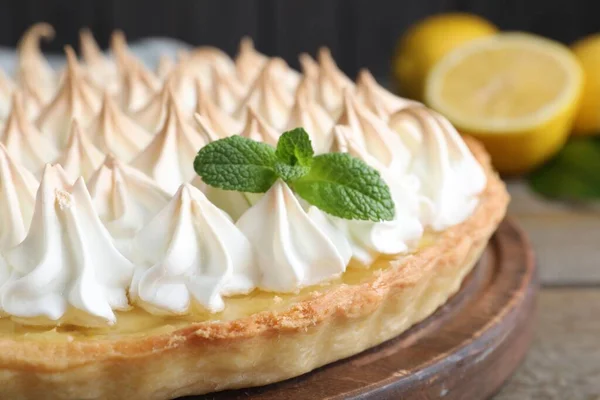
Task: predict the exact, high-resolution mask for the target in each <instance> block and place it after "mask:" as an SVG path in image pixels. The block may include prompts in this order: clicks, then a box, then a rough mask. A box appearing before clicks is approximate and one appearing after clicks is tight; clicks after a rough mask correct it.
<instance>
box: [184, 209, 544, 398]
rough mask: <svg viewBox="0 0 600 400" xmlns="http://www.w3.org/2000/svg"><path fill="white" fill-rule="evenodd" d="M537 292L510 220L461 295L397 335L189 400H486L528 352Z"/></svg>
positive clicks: (524, 244)
mask: <svg viewBox="0 0 600 400" xmlns="http://www.w3.org/2000/svg"><path fill="white" fill-rule="evenodd" d="M536 290H537V280H536V274H535V262H534V259H533V253H532V250H531V247H530V245H529V242H528V240H527V238H526V237H525V235H524V233H523V232H522V231H521V229H520V228H519V227H518V226H517V225H516V223H515V222H514V221H512V220H510V219H507V220H505V221H503V222H502V224H501V225H500V227H499V228H498V231H497V232H496V233H495V234H494V236H493V237H492V239H491V240H490V243H489V245H488V247H487V249H486V251H485V253H484V254H483V256H482V258H481V260H480V261H479V263H478V264H477V266H476V267H475V268H474V269H473V271H472V272H471V274H470V275H469V276H468V277H467V279H466V280H465V281H464V282H463V286H462V288H461V290H460V292H458V293H457V294H456V295H455V296H454V297H453V298H452V299H451V300H450V301H449V302H448V303H447V304H446V305H444V306H443V307H441V308H440V309H439V310H437V312H436V313H435V314H433V315H432V316H431V317H429V318H428V319H426V320H425V321H423V322H421V323H420V324H418V325H416V326H414V327H413V328H411V329H410V330H409V331H407V332H405V333H404V334H402V335H400V336H398V337H397V338H395V339H392V340H389V341H387V342H385V343H383V344H381V345H379V346H377V347H375V348H372V349H370V350H367V351H365V352H362V353H360V354H358V355H356V356H353V357H350V358H347V359H345V360H341V361H338V362H336V363H333V364H329V365H326V366H324V367H322V368H319V369H317V370H315V371H313V372H311V373H308V374H305V375H302V376H300V377H297V378H294V379H290V380H287V381H284V382H280V383H277V384H273V385H269V386H263V387H258V388H250V389H244V390H235V391H226V392H220V393H213V394H209V395H204V396H195V397H186V398H185V399H187V400H192V399H193V400H200V399H215V400H216V399H245V400H248V399H261V400H275V399H276V400H292V399H294V400H296V399H301V400H305V399H439V398H444V399H469V400H476V399H486V398H488V397H490V396H492V395H493V394H494V393H496V392H497V390H498V389H499V388H500V386H501V385H502V383H503V382H504V381H505V380H506V379H507V378H508V377H509V376H510V375H511V374H512V373H513V371H514V370H515V369H516V368H517V366H518V365H519V364H520V362H521V360H522V359H523V357H524V355H525V353H526V351H527V348H528V347H529V344H530V341H531V339H532V336H533V324H534V318H533V315H534V311H535V294H536ZM290 362H293V360H290ZM181 400H183V399H181Z"/></svg>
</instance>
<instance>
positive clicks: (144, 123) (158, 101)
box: [129, 81, 172, 134]
mask: <svg viewBox="0 0 600 400" xmlns="http://www.w3.org/2000/svg"><path fill="white" fill-rule="evenodd" d="M170 92H172V89H171V87H170V85H169V82H168V81H167V82H166V83H165V85H164V86H163V87H162V89H161V90H160V91H159V92H158V93H156V94H154V95H153V96H152V97H151V98H150V100H148V102H147V103H146V104H145V105H144V106H143V107H141V108H140V109H139V110H137V111H132V112H130V113H129V115H131V118H132V119H133V120H134V121H135V122H137V123H138V125H140V126H141V127H142V128H144V129H145V130H147V131H148V132H150V133H152V134H154V133H156V132H157V131H158V130H159V129H160V128H161V127H162V125H163V123H164V121H165V116H166V114H167V105H168V102H169V96H170V94H169V93H170Z"/></svg>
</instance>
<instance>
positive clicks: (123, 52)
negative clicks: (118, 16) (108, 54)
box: [110, 29, 130, 69]
mask: <svg viewBox="0 0 600 400" xmlns="http://www.w3.org/2000/svg"><path fill="white" fill-rule="evenodd" d="M110 49H111V51H112V53H113V55H114V57H115V61H116V62H117V65H118V66H119V68H121V69H124V68H125V67H126V66H127V65H128V64H129V57H130V55H129V52H128V49H127V40H126V39H125V34H124V33H123V31H121V30H118V29H117V30H115V31H113V33H112V35H111V36H110Z"/></svg>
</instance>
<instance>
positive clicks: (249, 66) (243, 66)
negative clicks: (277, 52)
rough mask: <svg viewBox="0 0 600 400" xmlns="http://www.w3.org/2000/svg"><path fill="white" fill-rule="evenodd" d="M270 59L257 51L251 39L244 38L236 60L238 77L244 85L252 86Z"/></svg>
mask: <svg viewBox="0 0 600 400" xmlns="http://www.w3.org/2000/svg"><path fill="white" fill-rule="evenodd" d="M268 59H269V57H267V56H265V55H264V54H262V53H260V52H258V51H256V49H255V48H254V41H253V40H252V38H251V37H249V36H245V37H243V38H242V40H240V47H239V50H238V54H237V56H236V58H235V72H236V75H237V77H238V78H239V80H240V81H241V82H242V83H243V84H244V85H246V86H250V85H251V84H252V82H254V80H255V79H256V77H257V76H258V74H259V73H260V71H261V69H262V68H263V67H264V64H265V63H266V62H267V60H268Z"/></svg>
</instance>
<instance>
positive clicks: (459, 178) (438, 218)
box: [391, 106, 486, 230]
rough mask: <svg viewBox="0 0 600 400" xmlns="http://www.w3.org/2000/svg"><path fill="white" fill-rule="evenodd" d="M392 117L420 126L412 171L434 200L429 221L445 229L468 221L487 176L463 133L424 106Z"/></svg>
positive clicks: (397, 121) (399, 123) (407, 125)
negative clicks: (463, 138) (465, 140)
mask: <svg viewBox="0 0 600 400" xmlns="http://www.w3.org/2000/svg"><path fill="white" fill-rule="evenodd" d="M391 118H393V119H394V125H396V126H399V127H412V126H413V124H414V125H416V126H417V127H418V130H417V131H416V132H417V133H418V134H419V135H420V140H419V142H418V145H417V147H416V148H415V149H413V161H412V163H411V166H410V171H411V172H412V173H414V175H415V176H416V177H417V178H419V179H420V180H421V185H422V187H421V193H422V194H423V196H424V197H425V198H426V199H427V200H428V201H429V203H430V210H428V214H429V215H427V216H425V217H424V219H425V220H426V222H427V224H429V225H430V226H431V227H432V228H433V229H435V230H442V229H446V228H447V227H449V226H452V225H455V224H457V223H460V222H462V221H464V220H465V219H466V218H467V217H468V216H469V215H471V213H472V212H473V210H474V209H475V207H476V206H477V204H478V195H479V194H480V193H481V191H483V190H484V188H485V185H486V176H485V172H484V171H483V169H482V167H481V165H479V163H478V162H477V160H476V159H475V157H474V156H473V154H472V153H471V151H470V150H469V148H468V147H467V145H466V143H465V142H464V141H463V140H462V138H461V137H460V134H459V133H458V132H457V131H456V129H455V128H454V127H453V126H452V124H450V122H449V121H448V120H447V119H445V118H444V117H442V116H441V115H439V114H438V113H436V112H434V111H431V110H428V109H426V108H425V107H424V106H420V107H408V108H405V109H402V110H400V111H398V112H396V113H395V114H393V115H392V117H391ZM404 121H407V122H409V124H402V123H401V122H404ZM401 134H403V132H401Z"/></svg>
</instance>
